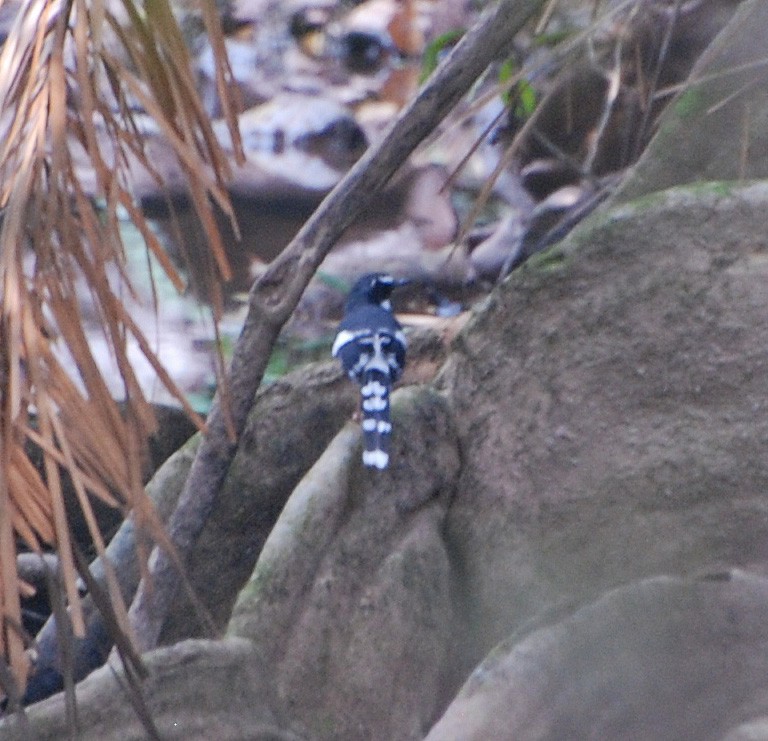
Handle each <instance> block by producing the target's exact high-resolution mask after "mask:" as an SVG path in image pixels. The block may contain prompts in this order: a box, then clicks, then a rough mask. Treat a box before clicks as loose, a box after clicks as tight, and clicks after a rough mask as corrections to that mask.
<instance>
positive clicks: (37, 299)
mask: <svg viewBox="0 0 768 741" xmlns="http://www.w3.org/2000/svg"><path fill="white" fill-rule="evenodd" d="M201 6H202V11H203V12H202V15H203V18H204V20H205V22H206V25H207V30H208V33H209V36H210V37H211V39H212V42H213V43H212V46H213V48H214V50H215V51H218V53H219V68H220V76H219V80H218V82H219V87H220V90H219V93H220V98H221V100H222V102H223V103H224V110H225V117H226V118H227V119H228V121H229V122H230V125H231V128H232V131H231V134H232V141H233V142H235V148H236V151H239V139H238V135H237V131H236V130H235V127H234V121H235V118H234V111H233V110H232V108H231V106H230V105H229V104H228V100H229V98H228V95H227V86H228V81H229V77H230V76H231V73H229V71H228V69H229V68H228V66H227V64H226V60H225V59H224V58H223V53H222V50H223V41H222V39H221V34H220V30H219V28H218V25H217V24H218V18H217V15H216V13H215V11H214V6H213V3H212V2H206V1H205V0H203V2H202V3H201ZM137 109H143V111H145V112H146V113H147V114H149V115H150V116H151V117H152V118H153V119H154V122H155V125H156V126H157V128H159V130H160V131H161V132H162V135H163V137H164V138H165V140H166V141H167V142H168V143H169V144H170V145H171V146H172V147H173V149H174V151H175V154H176V157H177V158H178V162H179V167H180V169H181V171H182V172H183V173H184V174H185V176H186V179H187V184H188V187H189V193H190V197H191V199H192V200H193V202H194V204H195V206H196V208H197V210H198V212H199V214H200V215H201V219H202V223H203V225H204V228H205V230H206V236H207V237H208V241H209V243H210V244H211V251H212V264H213V265H214V266H215V267H216V268H217V269H218V272H219V274H220V275H222V276H225V277H226V275H227V271H228V266H227V262H226V258H225V256H224V250H223V247H222V244H221V239H220V237H219V234H218V231H217V227H216V224H215V220H214V218H213V214H212V203H215V204H216V205H217V207H219V208H221V209H222V210H223V211H224V213H230V214H231V209H230V207H229V202H228V197H227V194H226V190H225V189H224V187H223V183H224V182H225V181H226V179H227V177H228V174H229V165H228V160H227V157H226V156H225V154H224V153H223V152H222V151H221V149H220V147H219V144H218V141H217V140H216V138H215V136H214V134H213V130H212V128H211V125H210V121H209V119H208V117H207V115H206V113H205V111H204V109H203V106H202V104H201V103H200V100H199V97H198V95H197V91H196V87H195V81H194V77H193V75H192V73H191V71H190V63H189V55H188V52H187V49H186V47H185V45H184V42H183V37H182V35H181V32H180V30H179V26H178V24H177V21H176V19H175V18H174V16H173V13H172V12H171V9H170V7H169V5H168V2H167V1H166V0H152V2H146V3H142V4H141V5H139V4H136V3H134V2H132V0H120V1H119V2H117V1H115V2H111V3H109V4H108V3H106V2H105V0H31V2H28V3H25V4H23V6H22V8H21V10H20V11H19V14H18V17H17V18H16V20H15V23H14V25H13V27H12V29H11V32H10V34H9V36H8V39H7V41H6V43H5V45H4V47H3V49H2V52H0V111H2V113H1V114H0V208H1V209H2V228H1V230H0V297H1V298H2V309H1V311H0V458H1V460H0V614H1V615H2V617H3V620H2V623H0V664H2V662H5V663H7V665H8V666H10V668H11V673H12V675H13V678H14V681H15V683H16V684H17V687H16V688H14V694H18V689H19V687H23V686H24V682H25V679H26V676H27V673H28V671H29V666H28V659H27V654H26V650H25V649H26V646H25V639H24V636H23V633H22V631H21V629H20V625H21V619H20V599H19V589H20V583H19V577H18V573H17V570H16V555H17V549H18V545H19V544H20V543H23V544H24V546H25V547H26V548H27V549H29V550H31V551H34V552H41V551H42V549H43V548H45V547H50V548H54V549H55V550H56V551H57V553H58V559H59V564H60V569H61V575H62V583H63V585H64V592H65V594H66V597H67V602H68V605H69V608H70V619H71V623H72V626H73V630H74V632H75V633H76V634H77V633H80V632H81V631H82V628H83V625H82V614H81V610H80V601H79V597H78V592H77V588H76V572H77V564H76V560H75V557H74V555H73V544H72V543H71V536H70V533H69V529H68V525H67V520H66V516H65V510H64V500H63V496H62V471H66V472H67V474H68V476H69V478H70V479H71V481H72V485H73V488H74V491H75V493H76V498H77V500H78V502H79V505H80V507H81V508H82V510H83V514H84V519H85V521H86V523H87V525H88V528H89V530H90V535H91V538H92V539H93V543H94V545H95V547H96V550H97V552H98V553H99V554H103V552H104V543H103V540H102V537H101V535H100V533H99V531H98V527H97V525H96V520H95V517H94V515H93V512H92V510H91V500H92V499H93V498H95V499H98V500H101V501H104V502H106V503H108V504H111V505H117V506H121V507H124V508H125V509H126V511H127V510H132V511H133V512H134V513H135V516H136V518H137V520H138V521H140V522H141V523H145V524H147V525H148V526H149V527H150V529H153V534H154V536H155V537H156V538H160V539H161V540H163V537H162V535H161V533H160V528H159V525H158V521H157V517H156V516H155V514H154V511H153V509H152V507H151V504H150V503H149V501H148V500H147V499H146V497H145V495H144V490H143V486H142V466H141V464H142V457H143V454H144V453H143V451H144V444H145V441H146V438H147V437H148V435H150V434H151V433H152V432H153V430H154V426H155V420H154V416H153V413H152V410H151V408H150V406H149V404H148V403H147V401H146V399H145V397H144V394H143V392H142V389H141V387H140V385H139V382H138V379H137V377H136V375H135V373H134V371H133V368H132V365H131V362H130V361H129V358H128V353H127V348H128V344H129V341H130V342H131V343H135V344H136V345H137V346H138V347H139V348H140V350H141V352H142V353H143V355H144V356H145V357H146V359H147V360H148V361H149V363H150V364H151V365H152V367H153V368H154V369H155V371H156V373H157V374H158V376H159V378H160V379H161V380H162V381H163V382H164V383H165V384H166V386H167V387H168V388H169V390H170V391H171V392H172V393H174V394H175V395H176V397H177V398H178V400H179V401H180V402H181V403H182V404H183V405H184V406H185V408H186V409H187V411H188V412H189V414H190V415H191V416H193V418H195V419H196V420H197V421H198V423H199V424H200V425H202V422H201V421H200V420H199V418H197V416H196V415H195V413H194V412H193V410H192V409H191V408H190V407H189V405H188V404H187V402H186V400H185V399H184V397H183V395H182V394H181V392H180V391H179V390H178V389H177V388H176V387H175V386H174V384H173V381H172V379H171V378H170V377H169V375H168V374H167V373H166V372H165V371H164V369H163V365H162V362H161V360H160V358H158V357H157V355H156V353H155V352H154V351H153V349H152V344H151V343H150V342H149V341H148V340H147V338H146V337H145V336H144V333H143V331H142V328H141V327H139V326H137V324H136V323H135V322H134V321H133V320H132V318H131V316H130V314H129V313H128V311H127V309H126V307H125V305H124V303H123V300H122V297H123V296H125V295H132V293H133V288H132V286H131V285H130V281H129V279H128V277H127V275H126V272H125V270H124V262H125V254H124V248H123V243H122V239H121V230H120V215H121V213H123V214H125V213H127V214H128V217H129V218H130V219H131V220H132V221H133V222H134V224H135V225H136V227H137V228H138V230H139V232H140V233H141V234H142V235H143V237H144V239H145V241H146V244H147V249H148V250H149V251H150V252H151V253H152V254H153V255H154V257H155V258H156V259H157V261H158V263H159V264H160V265H161V266H162V268H163V269H164V270H165V271H166V273H167V274H168V276H169V278H170V279H171V281H172V282H173V283H174V284H175V285H176V286H177V287H182V286H183V285H184V281H183V279H182V278H181V276H180V275H178V274H177V272H176V269H175V268H174V266H173V264H172V263H171V261H170V260H169V259H168V257H167V255H166V254H165V252H164V250H163V248H162V246H161V245H160V243H159V242H158V241H157V239H156V238H155V237H154V235H153V233H152V231H151V229H150V228H149V227H148V225H147V224H146V222H145V221H144V219H143V217H142V215H141V212H140V209H138V208H136V206H135V204H134V200H133V197H132V194H131V190H130V182H131V173H132V171H133V170H134V169H135V168H144V169H145V170H146V171H148V172H150V173H153V174H155V176H156V177H157V178H158V179H160V175H159V173H155V170H154V168H153V165H152V162H151V159H150V157H148V156H147V154H146V153H145V143H146V136H145V134H144V133H143V132H142V128H141V125H140V122H139V120H138V117H137V116H136V115H135V113H134V112H135V111H136V110H137ZM83 164H85V166H84V167H83ZM84 293H87V294H88V298H89V301H90V303H91V306H92V309H91V311H92V313H95V314H96V315H97V316H98V318H99V321H100V323H101V332H102V333H103V335H104V338H105V339H106V341H107V344H108V346H109V347H110V349H111V352H112V355H113V358H114V361H115V364H116V367H117V368H118V369H119V383H120V386H121V395H122V396H123V397H124V399H125V400H126V401H127V402H128V403H127V404H126V405H125V408H122V409H121V407H119V406H118V402H117V401H116V400H115V398H114V396H115V395H114V394H113V393H112V392H111V391H110V386H109V385H108V383H107V382H106V380H105V378H104V377H103V375H102V372H101V370H100V369H99V366H98V364H97V362H96V359H95V358H94V355H93V353H92V351H91V349H90V347H89V343H88V340H87V336H86V332H85V329H84V317H83V294H84ZM214 305H215V304H214ZM65 355H66V356H68V357H69V358H71V359H72V360H73V361H74V363H75V365H76V368H77V377H76V378H73V377H71V375H69V374H68V373H67V372H66V371H65V370H64V366H63V363H62V358H63V357H64V356H65ZM28 443H34V444H35V445H36V446H37V447H38V448H39V449H40V450H41V451H42V461H43V466H42V468H43V470H42V471H40V470H38V468H36V467H35V466H34V465H33V464H32V462H31V461H30V459H29V458H28V457H27V453H26V452H25V446H26V445H27V444H28ZM105 560H106V559H105ZM108 591H109V596H110V598H111V601H112V609H113V612H114V614H115V616H116V620H117V623H118V624H120V625H122V626H123V628H125V626H127V621H126V615H125V606H124V605H123V603H122V598H121V595H120V591H119V589H118V587H117V584H116V581H115V580H114V579H111V580H110V581H109V588H108ZM9 694H10V692H9Z"/></svg>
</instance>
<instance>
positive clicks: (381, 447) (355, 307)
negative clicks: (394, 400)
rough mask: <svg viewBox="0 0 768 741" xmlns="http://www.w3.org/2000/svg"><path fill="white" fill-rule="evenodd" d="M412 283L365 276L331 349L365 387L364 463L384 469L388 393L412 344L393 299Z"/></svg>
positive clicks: (389, 428)
mask: <svg viewBox="0 0 768 741" xmlns="http://www.w3.org/2000/svg"><path fill="white" fill-rule="evenodd" d="M407 282H408V281H405V280H397V279H395V278H393V277H392V276H391V275H387V274H385V273H370V274H368V275H364V276H363V277H362V278H360V279H359V280H358V281H357V282H356V283H355V285H354V286H353V287H352V290H351V291H350V292H349V296H348V297H347V303H346V306H345V309H344V317H343V318H342V320H341V323H340V324H339V330H338V334H337V335H336V339H335V340H334V342H333V349H332V350H331V354H332V355H333V357H338V358H339V360H340V361H341V365H342V367H343V368H344V370H345V371H346V372H347V374H348V375H349V377H350V378H351V379H352V380H353V381H356V382H357V383H358V384H359V385H360V396H361V407H362V412H363V422H362V427H363V442H364V449H363V463H364V464H365V465H366V466H372V467H374V468H379V469H383V468H386V467H387V465H388V464H389V437H390V434H391V432H392V424H391V422H390V418H389V392H390V389H391V387H392V384H393V383H395V381H397V380H398V378H400V376H401V375H402V373H403V367H404V366H405V351H406V349H407V347H408V343H407V342H406V339H405V335H404V334H403V328H402V327H401V326H400V323H399V322H398V321H397V319H395V316H394V314H393V313H392V304H391V303H390V301H389V297H390V295H391V293H392V291H393V290H394V289H395V288H397V287H398V286H402V285H405V284H406V283H407Z"/></svg>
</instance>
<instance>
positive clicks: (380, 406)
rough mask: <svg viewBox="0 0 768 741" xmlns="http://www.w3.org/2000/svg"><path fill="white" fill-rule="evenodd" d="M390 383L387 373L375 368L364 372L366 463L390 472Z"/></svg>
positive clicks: (361, 387)
mask: <svg viewBox="0 0 768 741" xmlns="http://www.w3.org/2000/svg"><path fill="white" fill-rule="evenodd" d="M389 388H390V379H389V375H388V374H387V373H384V372H383V371H381V370H378V369H376V368H372V369H370V370H367V371H365V372H364V376H363V383H362V385H361V386H360V393H361V395H362V408H363V463H364V464H365V465H366V466H371V467H373V468H379V469H382V468H386V467H387V465H388V464H389V438H390V434H391V432H392V424H391V422H390V419H389Z"/></svg>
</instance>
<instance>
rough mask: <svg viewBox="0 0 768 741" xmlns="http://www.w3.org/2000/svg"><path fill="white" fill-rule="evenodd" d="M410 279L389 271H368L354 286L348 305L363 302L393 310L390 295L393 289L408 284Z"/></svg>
mask: <svg viewBox="0 0 768 741" xmlns="http://www.w3.org/2000/svg"><path fill="white" fill-rule="evenodd" d="M408 283H409V281H407V280H405V279H402V278H395V277H393V276H391V275H389V273H368V274H367V275H363V276H362V277H361V278H358V280H357V281H356V282H355V285H354V286H352V290H351V291H350V292H349V298H348V299H347V306H348V307H349V306H351V305H357V304H361V303H369V304H379V305H380V306H382V307H383V308H385V309H387V310H391V308H392V306H391V304H390V303H389V297H390V296H391V295H392V291H394V290H395V288H398V287H400V286H404V285H407V284H408Z"/></svg>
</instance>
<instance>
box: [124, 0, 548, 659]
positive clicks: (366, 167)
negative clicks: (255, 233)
mask: <svg viewBox="0 0 768 741" xmlns="http://www.w3.org/2000/svg"><path fill="white" fill-rule="evenodd" d="M542 2H543V0H502V1H501V2H500V3H499V4H498V5H497V6H495V7H494V8H493V9H490V10H488V11H486V13H485V14H484V15H483V17H482V18H481V19H480V21H479V22H478V23H477V25H475V27H474V28H473V29H472V30H470V31H469V32H468V33H467V34H466V35H465V36H464V38H463V39H462V40H461V41H460V42H459V44H457V46H456V47H455V48H454V50H453V51H452V53H451V54H450V55H449V56H448V58H447V59H446V60H445V61H444V62H443V63H442V64H441V65H440V66H439V67H438V69H437V70H436V71H435V72H434V73H433V75H432V77H431V78H430V79H429V80H428V82H427V83H426V84H425V86H424V88H423V89H422V90H421V92H420V93H419V95H418V96H417V97H416V98H415V99H414V101H413V102H412V103H411V104H410V105H408V106H407V107H406V108H405V109H404V110H403V112H402V113H401V115H400V116H399V118H398V119H397V120H396V121H395V123H394V124H393V126H392V127H391V129H390V130H389V133H388V134H387V135H386V137H385V138H384V139H383V140H382V142H381V143H380V144H379V145H378V146H376V147H373V148H372V149H370V150H369V151H368V152H367V153H366V154H365V155H364V156H363V157H362V158H361V159H360V160H359V161H358V162H357V164H356V165H355V166H354V167H353V168H352V169H351V170H350V172H349V173H348V174H347V176H346V177H345V178H344V179H343V180H342V181H341V182H340V183H339V184H338V185H337V186H336V188H335V189H334V190H333V191H332V192H331V193H330V194H329V195H328V196H327V197H326V199H325V200H324V201H323V203H322V204H321V205H320V207H319V208H318V210H317V211H316V212H315V214H314V215H313V216H312V217H311V218H310V219H309V221H307V223H306V224H305V225H304V227H303V228H302V230H301V231H300V232H299V234H298V235H297V236H296V237H295V238H294V240H293V241H292V242H291V244H289V245H288V246H287V247H286V248H285V250H284V251H283V252H282V253H281V255H280V256H279V257H278V258H277V259H276V260H275V261H274V262H273V263H272V265H271V266H270V268H269V269H268V270H267V272H266V273H265V274H264V275H263V276H262V278H261V279H260V280H259V281H258V282H257V283H256V284H254V286H253V288H252V289H251V293H250V297H249V310H248V316H247V318H246V321H245V324H244V326H243V330H242V332H241V334H240V337H239V339H238V341H237V344H236V346H235V349H234V354H233V358H232V366H231V370H230V382H229V384H228V395H227V399H226V400H222V399H221V397H220V396H219V395H218V394H217V397H216V398H215V399H214V404H213V409H212V411H211V414H210V416H209V419H208V430H207V434H206V435H205V437H204V439H203V441H202V443H201V445H200V447H199V449H198V452H197V456H196V458H195V461H194V463H193V465H192V467H191V470H190V472H189V476H188V477H187V481H186V484H185V487H184V490H183V491H182V493H181V496H180V498H179V503H178V505H177V508H176V510H175V511H174V513H173V515H172V517H171V519H170V521H169V523H168V530H169V535H170V537H171V539H172V541H173V543H174V545H175V546H176V549H177V553H178V554H179V556H180V557H181V559H182V560H184V559H185V558H186V556H187V554H188V553H189V551H190V550H191V548H192V546H193V545H194V543H195V540H196V539H197V536H198V534H199V532H200V530H201V529H202V527H203V524H204V523H205V521H206V519H207V517H208V515H209V514H210V512H211V510H212V508H213V506H214V504H215V501H216V496H217V493H218V491H219V488H220V486H221V484H222V482H223V480H224V478H225V476H226V474H227V471H228V469H229V465H230V462H231V460H232V458H233V456H234V453H235V450H236V448H237V437H238V436H239V435H240V434H241V432H242V430H243V428H244V426H245V423H246V420H247V417H248V413H249V411H250V409H251V405H252V403H253V398H254V395H255V394H256V391H257V389H258V387H259V384H260V383H261V379H262V377H263V375H264V370H265V368H266V365H267V361H268V360H269V356H270V354H271V351H272V346H273V344H274V342H275V340H276V338H277V335H278V333H279V332H280V330H281V328H282V326H283V325H284V324H285V322H286V321H287V320H288V319H289V318H290V316H291V313H292V312H293V310H294V308H295V307H296V305H297V303H298V301H299V299H300V298H301V295H302V293H303V291H304V289H305V288H306V286H307V284H308V283H309V281H310V279H311V278H312V276H313V275H314V273H315V271H316V270H317V268H318V267H319V265H320V263H321V262H322V261H323V259H324V258H325V256H326V255H327V254H328V252H329V251H330V250H331V248H332V247H333V245H334V244H335V242H336V240H337V239H338V238H339V236H340V235H341V234H342V232H343V231H344V230H345V229H346V228H347V227H348V226H349V225H350V224H351V223H352V221H353V220H354V219H355V217H356V216H357V215H358V214H359V213H360V212H361V211H362V210H363V209H364V208H365V207H366V206H367V205H368V204H369V203H370V202H371V201H372V199H373V198H374V197H375V196H376V194H377V193H379V192H380V191H381V189H382V188H383V187H384V185H385V184H386V183H387V181H388V180H389V179H390V178H391V176H392V175H393V174H394V173H395V172H396V171H397V169H398V168H399V167H400V166H401V165H402V164H403V162H404V161H405V160H406V159H407V157H408V156H409V155H410V154H411V152H413V150H414V149H415V148H416V147H417V146H418V145H419V143H420V142H421V141H422V140H423V139H424V138H425V137H426V136H427V135H428V134H429V133H430V132H431V131H433V130H434V129H435V128H436V127H437V125H438V124H439V123H440V122H441V121H442V120H443V118H444V117H445V116H446V115H447V114H448V112H449V111H450V110H451V109H452V108H453V106H454V105H455V104H456V103H457V102H458V101H459V99H460V98H461V96H462V95H464V94H465V93H466V92H467V90H469V88H470V87H471V86H472V84H473V83H474V82H475V81H476V80H477V79H478V77H479V76H480V75H481V74H482V73H483V71H484V70H485V69H486V67H487V66H488V64H489V63H490V62H491V61H493V60H494V59H495V58H496V57H497V56H499V55H500V54H501V53H502V52H503V51H504V49H505V47H506V46H507V45H509V43H510V42H511V40H512V38H513V37H514V35H515V34H516V33H517V32H518V31H519V30H520V29H521V28H522V26H523V25H524V24H525V23H526V21H527V20H528V19H529V18H530V17H531V16H532V15H533V13H534V12H535V11H536V10H537V9H538V8H539V7H540V6H541V4H542ZM232 433H234V439H233V435H232ZM177 584H178V575H177V572H176V566H175V565H174V562H173V559H172V558H171V557H170V556H169V555H168V554H167V553H166V552H165V551H163V550H161V549H159V548H155V549H154V551H153V553H152V555H151V557H150V561H149V579H148V580H147V579H144V580H142V583H141V585H140V587H139V590H138V592H137V594H136V597H135V599H134V601H133V604H132V605H131V609H130V612H129V615H130V620H131V625H132V627H133V629H134V632H135V636H136V639H137V642H138V649H139V650H140V651H143V650H148V649H150V648H153V647H154V646H155V645H156V644H157V640H158V637H159V635H160V630H161V628H162V625H163V622H164V620H165V618H166V616H167V614H168V612H169V608H170V606H171V605H172V604H173V601H174V599H175V595H176V589H177Z"/></svg>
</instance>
